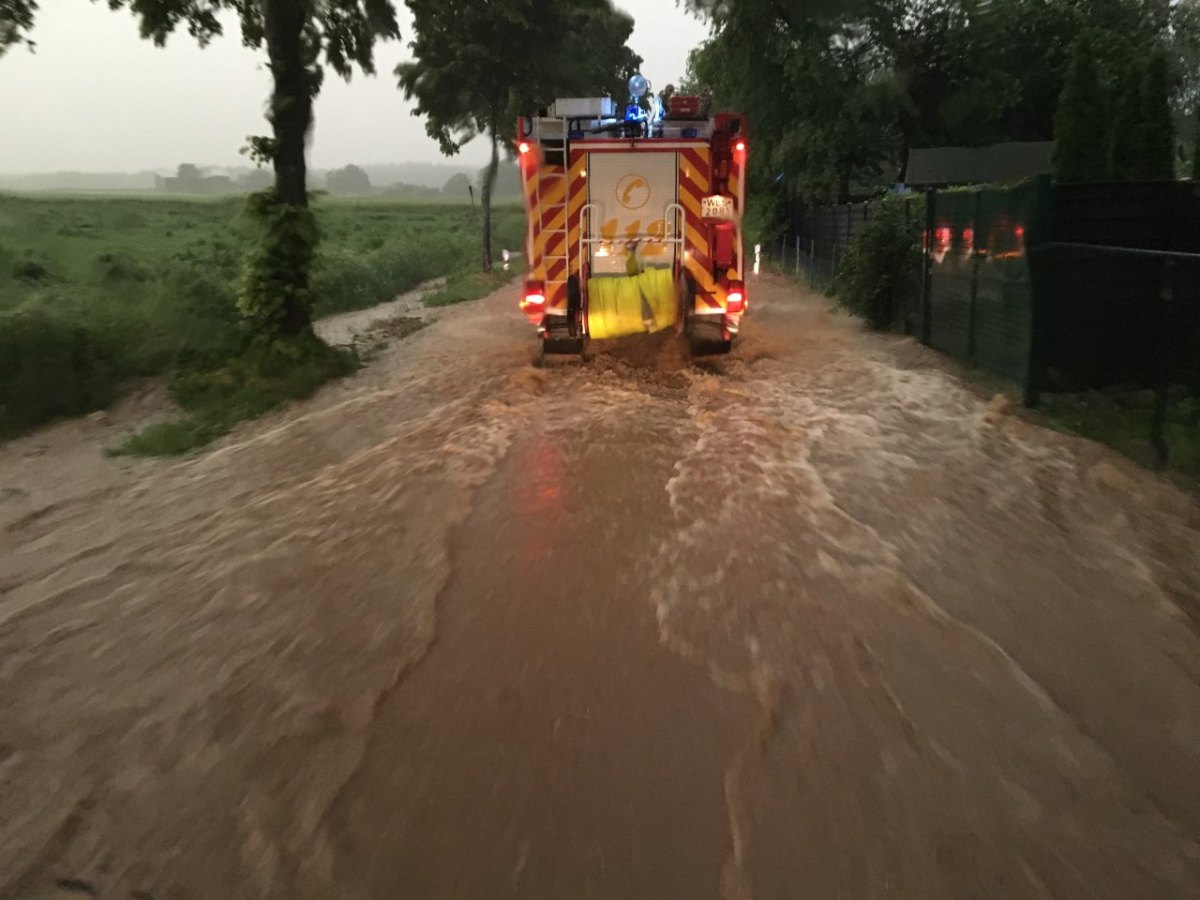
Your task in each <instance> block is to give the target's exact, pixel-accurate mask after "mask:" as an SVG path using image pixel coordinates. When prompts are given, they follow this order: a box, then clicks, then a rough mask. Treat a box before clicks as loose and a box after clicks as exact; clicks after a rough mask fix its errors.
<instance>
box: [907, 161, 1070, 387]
mask: <svg viewBox="0 0 1200 900" xmlns="http://www.w3.org/2000/svg"><path fill="white" fill-rule="evenodd" d="M1047 190H1048V186H1047V185H1046V184H1045V183H1043V182H1041V181H1039V182H1033V183H1030V184H1026V185H1022V186H1019V187H1015V188H982V189H977V190H971V191H947V192H941V193H934V194H933V195H932V196H931V197H930V200H929V202H930V203H931V204H932V213H931V215H930V217H929V223H930V229H931V230H930V234H928V235H927V236H926V248H927V250H926V252H927V253H928V257H929V287H928V297H927V304H928V316H929V323H928V331H927V334H928V343H929V345H930V346H932V347H934V348H935V349H937V350H941V351H942V352H943V353H948V354H950V355H952V356H955V357H958V358H959V359H962V360H964V361H967V362H971V363H973V364H975V365H978V366H981V367H983V368H986V369H989V370H991V371H993V372H996V373H998V374H1000V375H1003V376H1005V377H1007V378H1011V379H1013V380H1014V381H1018V382H1022V383H1024V382H1025V381H1026V380H1027V378H1028V375H1029V369H1030V352H1031V351H1030V348H1031V345H1032V334H1033V287H1032V280H1031V277H1030V271H1029V260H1028V258H1027V256H1026V249H1025V244H1026V232H1027V230H1028V229H1032V228H1033V227H1034V223H1035V222H1036V221H1037V220H1038V218H1039V217H1040V216H1041V215H1042V214H1043V210H1044V209H1045V206H1046V202H1047V200H1046V191H1047Z"/></svg>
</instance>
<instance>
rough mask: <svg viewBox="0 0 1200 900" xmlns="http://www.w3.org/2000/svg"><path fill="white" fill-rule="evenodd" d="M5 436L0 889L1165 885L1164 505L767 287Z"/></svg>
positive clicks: (1182, 637) (1182, 791)
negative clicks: (236, 403)
mask: <svg viewBox="0 0 1200 900" xmlns="http://www.w3.org/2000/svg"><path fill="white" fill-rule="evenodd" d="M754 287H755V290H754V292H753V294H752V298H753V302H754V304H755V305H754V308H753V310H752V315H751V316H750V317H748V319H747V324H746V329H745V334H744V335H743V340H742V341H741V343H740V344H739V346H738V348H737V349H736V351H735V353H734V354H733V355H732V356H730V357H728V358H718V359H709V360H705V361H702V362H699V363H697V362H693V361H691V360H689V359H688V358H687V357H686V355H685V354H683V353H682V352H681V351H680V347H679V345H678V344H677V343H676V342H675V341H674V340H673V339H672V338H671V337H670V336H659V337H657V338H655V339H652V340H644V341H629V342H623V343H620V344H617V345H613V346H609V347H597V348H595V352H594V354H593V356H592V358H591V359H589V360H588V361H585V362H583V363H580V362H577V361H556V362H552V363H549V364H546V365H541V366H538V365H535V364H534V360H533V357H532V354H531V335H530V334H529V333H528V329H527V327H526V326H525V325H524V323H523V321H521V320H520V317H519V315H517V314H515V311H514V307H513V301H512V297H511V296H510V294H511V292H501V293H500V294H498V295H496V296H494V297H492V298H488V299H487V300H484V301H481V302H480V303H476V304H469V305H465V306H463V307H460V308H456V309H450V310H447V311H446V312H445V313H444V314H442V315H441V316H440V317H439V318H438V320H437V322H436V323H435V324H433V325H432V326H430V327H429V328H427V329H426V330H424V331H422V332H420V333H418V334H417V335H415V336H414V337H412V338H410V339H408V340H406V341H404V342H403V343H401V344H399V345H397V346H395V347H393V348H392V349H391V350H389V351H388V352H387V353H385V354H384V355H383V356H382V357H381V358H380V359H379V360H377V361H376V362H375V363H373V364H372V366H371V368H369V369H368V370H366V371H365V372H363V373H361V374H360V375H359V376H357V377H356V378H354V379H351V380H348V381H346V382H343V383H341V384H339V385H335V386H332V387H331V388H329V389H327V390H326V391H324V392H322V394H321V395H319V396H318V397H316V398H313V399H312V400H310V401H308V402H307V403H305V404H302V405H299V406H297V407H295V408H293V409H291V410H288V411H286V412H284V413H279V414H276V415H274V416H272V417H270V418H268V419H266V420H264V421H261V422H258V423H253V424H251V425H249V426H247V427H246V428H245V429H243V430H242V431H241V432H239V433H238V434H236V435H233V436H231V437H230V438H229V439H227V440H226V441H225V442H224V443H223V444H222V445H221V446H219V447H218V448H216V449H215V450H213V451H212V452H210V453H207V454H205V455H204V456H202V457H199V458H197V459H193V460H187V461H183V462H179V463H162V464H153V465H142V466H138V467H134V468H132V469H128V470H124V469H121V468H120V467H119V466H118V465H117V464H115V463H113V464H111V465H110V464H109V463H107V462H97V461H89V462H88V463H87V469H86V477H73V476H72V475H71V471H66V472H64V471H62V469H63V467H64V466H66V467H67V468H68V470H71V467H73V466H75V465H77V464H78V462H79V460H81V459H83V458H84V457H85V449H86V447H87V442H88V441H90V442H92V444H97V447H96V452H97V453H98V451H99V446H98V442H97V438H96V435H95V434H94V429H93V430H91V431H89V430H87V429H83V430H75V431H71V432H69V439H68V437H65V436H63V435H67V434H68V432H66V431H63V432H54V431H50V432H46V433H45V434H43V435H42V436H40V437H38V436H34V438H33V439H28V440H26V441H24V442H13V443H12V444H10V445H7V446H5V447H0V496H4V497H6V498H10V499H6V500H5V501H4V502H3V503H0V529H2V530H0V898H4V900H8V898H14V900H15V898H22V900H24V898H48V897H56V898H57V897H77V896H89V895H92V896H100V897H113V898H129V897H133V898H138V900H145V898H147V897H152V898H160V900H161V898H170V900H184V898H196V900H199V898H222V900H224V898H243V897H244V898H260V897H263V898H273V897H279V898H306V897H312V898H333V897H336V898H364V900H367V898H370V900H374V898H380V900H384V898H387V900H391V898H400V897H406V898H407V897H412V898H493V897H529V898H576V897H579V898H592V897H594V898H643V897H644V898H667V897H671V898H674V897H678V898H688V900H692V898H704V897H712V898H730V900H749V898H753V900H765V898H796V897H821V898H827V897H828V898H835V897H837V898H875V897H879V898H885V897H897V898H910V897H920V898H966V897H980V898H1010V897H1011V898H1027V897H1055V898H1058V897H1062V898H1076V897H1078V898H1093V897H1111V898H1142V897H1145V898H1179V900H1186V898H1189V897H1197V896H1200V848H1198V846H1197V835H1198V829H1200V653H1198V651H1200V643H1198V641H1197V636H1196V619H1195V615H1196V612H1197V609H1198V608H1200V605H1198V596H1200V512H1198V510H1197V505H1196V501H1195V500H1194V499H1193V498H1191V497H1190V496H1188V495H1186V494H1184V493H1181V492H1180V491H1178V490H1177V489H1175V488H1174V487H1172V486H1171V485H1170V484H1168V483H1166V482H1165V481H1163V480H1161V479H1159V478H1157V477H1156V476H1154V475H1152V474H1150V473H1146V472H1143V471H1140V470H1137V469H1135V468H1134V467H1133V466H1131V465H1130V464H1128V463H1126V462H1124V461H1123V460H1121V459H1119V458H1117V457H1115V456H1113V455H1111V454H1110V453H1108V452H1107V451H1105V450H1103V449H1102V448H1099V447H1097V446H1096V445H1093V444H1090V443H1087V442H1083V441H1078V440H1073V439H1069V438H1066V437H1063V436H1061V435H1057V434H1054V433H1051V432H1048V431H1045V430H1043V429H1040V428H1038V427H1037V426H1036V425H1035V424H1032V423H1031V422H1029V421H1026V420H1025V419H1023V418H1021V417H1019V416H1015V415H1004V414H998V413H997V411H996V409H995V408H992V409H989V404H988V401H989V399H990V398H989V396H988V395H987V394H986V393H984V392H981V391H980V390H978V389H976V388H973V387H971V386H970V385H969V384H968V383H966V382H964V381H963V380H962V379H960V378H959V377H958V376H957V375H956V374H955V373H954V372H953V371H952V370H951V369H950V368H949V367H948V365H947V364H946V363H945V361H944V360H942V359H941V358H939V357H938V356H937V355H936V354H933V353H931V352H929V351H926V350H925V349H923V348H920V347H919V346H916V345H914V344H913V343H912V342H911V341H908V340H907V339H903V338H896V337H879V336H871V335H867V334H864V333H863V332H861V330H860V329H859V328H858V327H857V326H856V325H855V324H854V323H852V322H850V321H848V320H846V319H844V318H842V317H841V316H839V315H837V314H834V313H831V312H830V311H829V309H828V302H827V301H825V300H824V299H823V298H819V297H815V296H812V295H809V294H806V293H805V292H803V291H801V290H800V289H798V288H796V287H795V286H793V285H791V284H789V283H787V282H784V281H781V280H775V279H773V278H764V279H762V280H761V281H760V282H758V283H757V284H756V285H755V286H754Z"/></svg>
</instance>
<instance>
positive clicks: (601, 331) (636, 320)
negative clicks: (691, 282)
mask: <svg viewBox="0 0 1200 900" xmlns="http://www.w3.org/2000/svg"><path fill="white" fill-rule="evenodd" d="M643 298H645V301H646V306H647V307H649V310H650V313H651V315H652V316H653V319H654V321H653V324H652V325H651V326H650V327H649V329H647V327H646V319H645V312H644V309H643V306H642V299H643ZM678 319H679V303H678V301H677V299H676V297H675V280H674V278H673V276H672V274H671V270H670V269H647V270H646V271H644V272H642V273H641V274H640V275H634V276H620V275H609V276H602V277H597V278H589V279H588V334H590V335H591V336H592V337H593V338H596V339H597V340H603V339H604V338H614V337H622V336H624V335H627V334H645V333H646V332H647V331H651V332H653V331H662V330H663V329H664V328H670V327H671V326H672V325H674V324H675V322H676V321H678Z"/></svg>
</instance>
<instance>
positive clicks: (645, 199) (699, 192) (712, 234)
mask: <svg viewBox="0 0 1200 900" xmlns="http://www.w3.org/2000/svg"><path fill="white" fill-rule="evenodd" d="M707 106H708V102H707V98H703V97H699V96H692V95H674V96H670V97H668V98H667V99H666V100H663V99H662V98H660V97H658V96H656V95H653V94H649V85H648V84H647V83H646V81H645V79H643V78H642V77H641V76H640V75H635V76H634V77H633V78H632V79H630V100H629V104H628V105H627V106H626V107H624V108H623V109H620V108H618V107H617V105H616V104H615V103H614V101H613V100H612V99H611V98H608V97H602V98H566V99H559V100H556V101H555V102H554V103H553V105H551V106H550V107H548V108H547V109H544V110H541V111H540V114H539V115H537V116H522V117H520V118H519V119H518V122H517V148H516V149H517V159H518V165H519V167H520V174H521V185H522V189H523V194H524V201H525V210H526V216H527V232H526V246H525V258H526V266H527V268H526V278H525V283H524V290H523V292H522V295H521V299H520V307H521V310H522V311H523V312H524V313H525V315H526V316H527V317H528V319H529V321H530V322H531V323H532V324H533V325H534V326H536V328H537V331H538V335H539V337H540V338H541V340H542V346H543V349H544V351H545V352H547V353H582V352H583V351H584V349H585V347H586V346H587V342H588V341H589V340H602V339H606V338H616V337H621V336H625V335H634V334H650V333H654V332H659V331H663V330H666V329H671V328H673V329H676V330H677V331H681V332H683V333H684V334H685V335H686V336H687V338H688V339H689V341H690V343H691V346H692V348H693V351H694V352H697V353H709V352H716V353H721V352H728V351H729V349H730V347H731V346H732V343H733V340H734V338H735V337H736V335H737V333H738V328H739V326H740V324H741V319H742V316H743V315H744V314H745V312H746V308H747V297H746V285H745V280H744V276H745V271H746V262H745V258H744V254H743V248H742V226H741V223H742V215H743V212H744V210H745V202H746V179H745V171H746V154H747V128H746V117H745V116H743V115H741V114H737V113H720V112H719V113H716V114H712V115H710V114H709V112H708V109H707Z"/></svg>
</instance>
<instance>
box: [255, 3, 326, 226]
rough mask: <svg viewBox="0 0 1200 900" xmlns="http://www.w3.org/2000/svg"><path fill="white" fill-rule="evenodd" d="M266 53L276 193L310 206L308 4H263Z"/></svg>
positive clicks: (290, 202)
mask: <svg viewBox="0 0 1200 900" xmlns="http://www.w3.org/2000/svg"><path fill="white" fill-rule="evenodd" d="M263 13H264V16H263V17H264V25H265V29H264V30H265V32H266V41H267V54H268V56H269V57H270V61H271V62H270V66H271V75H272V77H273V78H274V82H275V84H274V91H273V93H272V95H271V112H270V115H269V116H268V118H269V119H270V120H271V126H272V128H273V129H274V132H275V135H274V136H275V191H276V193H277V194H278V196H279V201H280V202H281V203H286V204H288V205H289V206H308V183H307V180H308V172H307V167H306V164H305V160H304V142H305V139H306V138H307V136H308V130H309V128H311V127H312V103H313V94H314V90H313V88H314V87H315V85H314V84H313V78H314V76H313V73H312V72H311V71H310V68H309V62H310V61H309V59H308V58H307V57H309V56H310V55H311V54H310V53H308V52H306V51H307V48H306V44H307V39H306V37H305V34H304V26H305V23H306V21H307V19H308V3H307V2H305V0H264V4H263Z"/></svg>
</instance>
